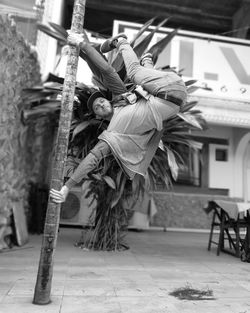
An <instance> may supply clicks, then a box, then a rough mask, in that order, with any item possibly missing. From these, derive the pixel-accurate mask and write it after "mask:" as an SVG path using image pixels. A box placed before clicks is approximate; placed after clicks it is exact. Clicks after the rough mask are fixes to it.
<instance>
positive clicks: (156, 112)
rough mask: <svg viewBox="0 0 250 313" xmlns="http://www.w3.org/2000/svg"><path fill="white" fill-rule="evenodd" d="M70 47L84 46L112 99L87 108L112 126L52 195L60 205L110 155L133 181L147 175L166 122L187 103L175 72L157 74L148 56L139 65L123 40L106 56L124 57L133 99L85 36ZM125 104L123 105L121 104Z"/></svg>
mask: <svg viewBox="0 0 250 313" xmlns="http://www.w3.org/2000/svg"><path fill="white" fill-rule="evenodd" d="M68 42H69V44H73V45H79V46H80V48H81V49H82V50H83V51H84V53H85V54H86V56H87V57H88V59H89V60H90V61H91V63H90V67H91V64H94V65H95V68H96V67H97V68H98V69H99V71H100V72H99V73H100V74H101V76H102V77H101V78H102V79H103V81H104V83H105V85H106V87H107V89H109V90H110V91H111V92H112V96H113V97H112V101H109V100H107V99H106V98H105V97H104V96H103V95H102V93H101V92H99V91H97V92H95V93H93V94H92V95H91V96H90V98H89V100H88V103H87V105H88V108H89V109H90V110H91V111H92V112H94V113H95V114H96V116H97V117H98V118H103V119H107V120H109V121H110V122H109V126H108V128H107V130H105V131H104V132H103V133H102V134H101V135H100V136H99V137H98V139H99V142H98V143H97V145H96V146H95V147H94V148H93V149H92V150H91V151H90V153H89V154H88V155H87V156H86V157H85V158H84V159H83V160H82V162H81V163H80V164H79V166H78V167H77V168H76V170H75V172H74V173H73V174H72V176H71V177H70V178H69V180H68V181H67V182H66V183H65V185H64V186H63V187H62V188H61V190H60V191H57V190H54V189H52V190H51V191H50V196H51V198H52V200H53V201H54V202H56V203H61V202H64V201H65V199H66V197H67V195H68V192H69V190H70V189H71V188H72V187H73V186H74V185H75V184H76V183H79V182H80V181H81V180H82V179H83V178H84V177H86V176H87V174H88V173H89V172H90V171H92V170H93V169H94V168H95V167H96V166H97V165H98V163H99V162H100V160H101V159H102V158H103V157H105V156H107V155H108V154H110V153H112V154H113V155H114V157H115V159H116V160H117V161H118V163H119V165H120V166H121V168H122V169H123V170H124V172H125V173H126V175H127V176H128V177H129V178H130V179H133V178H134V175H135V174H140V175H145V173H146V170H147V168H148V166H149V164H150V162H151V160H152V158H153V156H154V154H155V152H156V149H157V147H158V145H159V141H160V138H161V133H162V128H163V126H162V125H163V121H164V120H167V119H169V118H170V117H172V116H174V115H175V114H177V113H178V112H179V108H180V106H182V105H184V104H185V102H186V97H187V92H186V86H185V84H184V82H183V81H182V79H181V78H180V77H179V76H178V75H177V74H176V73H174V72H170V71H168V72H164V71H159V70H156V69H154V68H153V66H152V62H151V58H150V55H149V54H146V55H144V57H143V58H142V59H141V62H140V61H139V60H138V58H137V56H136V54H135V52H134V51H133V49H132V47H131V46H130V44H129V43H128V41H127V39H126V36H125V35H124V34H119V35H118V36H116V37H114V38H112V39H109V40H107V41H105V42H104V43H103V44H102V46H101V52H103V53H107V52H108V51H110V50H112V49H117V50H118V52H119V53H121V55H122V57H123V61H124V64H125V68H126V71H127V76H128V77H129V78H130V80H131V81H132V82H133V83H134V84H135V86H136V88H135V90H134V92H133V93H130V92H127V89H126V86H125V84H124V83H123V81H122V80H121V79H120V77H119V75H118V74H117V72H116V71H115V70H114V68H113V67H112V66H110V65H109V64H108V63H107V62H106V61H105V59H104V58H103V57H102V56H101V54H99V53H98V52H97V51H96V50H95V49H94V48H93V47H92V46H91V45H90V44H89V43H88V42H86V40H84V39H83V36H81V35H71V34H70V35H69V37H68ZM116 99H117V102H119V105H117V103H116ZM121 101H123V102H124V103H122V104H121V103H120V102H121Z"/></svg>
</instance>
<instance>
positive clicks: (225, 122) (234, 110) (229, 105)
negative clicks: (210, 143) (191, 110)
mask: <svg viewBox="0 0 250 313" xmlns="http://www.w3.org/2000/svg"><path fill="white" fill-rule="evenodd" d="M189 100H190V101H197V102H198V104H197V107H196V108H197V109H199V110H201V112H202V115H203V117H204V118H205V120H206V121H207V122H208V123H211V124H217V125H222V126H234V127H241V128H242V127H243V128H250V100H249V101H247V100H238V99H237V100H236V99H226V98H224V99H222V98H216V97H212V96H210V97H205V96H190V97H189Z"/></svg>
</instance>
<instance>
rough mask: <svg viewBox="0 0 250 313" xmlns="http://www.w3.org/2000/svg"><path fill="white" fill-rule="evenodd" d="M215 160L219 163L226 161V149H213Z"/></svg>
mask: <svg viewBox="0 0 250 313" xmlns="http://www.w3.org/2000/svg"><path fill="white" fill-rule="evenodd" d="M215 160H216V161H221V162H226V161H228V151H227V149H215Z"/></svg>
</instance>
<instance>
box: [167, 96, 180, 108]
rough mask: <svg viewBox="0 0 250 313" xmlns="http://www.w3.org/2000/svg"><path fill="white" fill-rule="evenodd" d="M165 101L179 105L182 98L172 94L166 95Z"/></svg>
mask: <svg viewBox="0 0 250 313" xmlns="http://www.w3.org/2000/svg"><path fill="white" fill-rule="evenodd" d="M165 99H166V100H167V101H170V102H173V103H174V104H176V105H178V106H179V107H180V106H181V105H182V103H183V100H182V99H180V98H176V97H174V96H170V95H167V97H166V98H165Z"/></svg>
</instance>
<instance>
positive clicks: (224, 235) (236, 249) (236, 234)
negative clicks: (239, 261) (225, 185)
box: [204, 201, 249, 257]
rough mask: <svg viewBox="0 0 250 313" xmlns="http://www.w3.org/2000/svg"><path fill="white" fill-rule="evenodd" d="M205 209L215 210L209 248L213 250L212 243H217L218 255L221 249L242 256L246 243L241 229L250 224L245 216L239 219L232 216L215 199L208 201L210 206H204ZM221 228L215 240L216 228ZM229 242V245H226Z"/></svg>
mask: <svg viewBox="0 0 250 313" xmlns="http://www.w3.org/2000/svg"><path fill="white" fill-rule="evenodd" d="M204 211H205V212H206V213H207V214H209V213H210V212H213V217H212V222H211V228H210V234H209V240H208V250H211V245H212V244H215V245H217V255H219V254H220V251H223V252H227V253H230V254H233V255H235V256H237V257H240V250H241V247H242V246H243V244H244V239H242V238H241V237H240V230H241V229H242V228H245V229H246V228H247V227H249V225H248V224H247V222H246V220H245V219H244V218H243V219H241V218H238V219H237V220H235V219H233V218H230V217H229V215H228V214H227V213H226V212H225V211H224V210H223V208H221V207H220V206H218V205H217V203H216V202H214V201H209V202H208V207H207V208H204ZM215 227H218V228H219V237H218V240H217V241H215V240H214V229H215ZM226 243H228V247H226Z"/></svg>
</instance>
